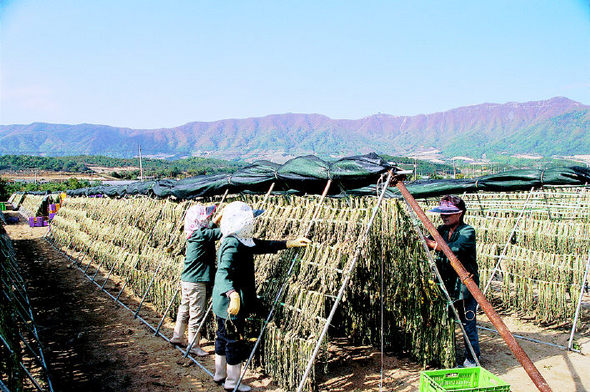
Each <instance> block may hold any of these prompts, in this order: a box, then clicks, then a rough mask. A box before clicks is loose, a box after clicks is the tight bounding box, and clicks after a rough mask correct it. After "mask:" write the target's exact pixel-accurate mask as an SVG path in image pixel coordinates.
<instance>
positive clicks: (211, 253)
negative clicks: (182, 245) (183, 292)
mask: <svg viewBox="0 0 590 392" xmlns="http://www.w3.org/2000/svg"><path fill="white" fill-rule="evenodd" d="M220 239H221V231H220V230H219V229H218V228H214V225H213V224H211V223H210V224H209V227H206V228H202V229H197V230H195V231H194V232H193V234H192V235H191V236H190V238H189V239H188V240H187V242H186V257H185V258H184V269H183V270H182V274H181V275H180V280H182V281H183V282H189V283H210V282H212V281H213V277H214V276H215V241H218V240H220Z"/></svg>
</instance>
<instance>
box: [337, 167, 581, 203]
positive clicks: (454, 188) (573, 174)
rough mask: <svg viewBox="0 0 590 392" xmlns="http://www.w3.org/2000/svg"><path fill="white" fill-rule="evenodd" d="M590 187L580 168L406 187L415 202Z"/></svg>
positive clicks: (368, 190) (391, 192)
mask: <svg viewBox="0 0 590 392" xmlns="http://www.w3.org/2000/svg"><path fill="white" fill-rule="evenodd" d="M589 183H590V168H586V167H581V166H571V167H552V168H547V169H519V170H510V171H506V172H502V173H498V174H491V175H487V176H483V177H477V178H470V179H464V180H463V179H461V180H418V181H414V182H411V183H407V184H406V188H408V191H409V192H410V193H411V194H412V196H414V197H415V198H428V197H439V196H442V195H449V194H455V195H461V194H463V193H474V192H478V191H487V192H513V191H528V190H531V188H540V187H541V186H543V185H558V186H559V185H569V186H576V185H578V186H579V185H586V184H589ZM348 193H349V194H352V195H359V196H360V195H375V194H376V189H375V185H371V186H368V187H364V188H360V189H354V190H351V191H349V192H348ZM385 197H390V198H392V197H393V198H399V197H401V194H400V192H399V190H398V189H397V188H394V187H392V188H389V189H388V190H387V193H386V194H385Z"/></svg>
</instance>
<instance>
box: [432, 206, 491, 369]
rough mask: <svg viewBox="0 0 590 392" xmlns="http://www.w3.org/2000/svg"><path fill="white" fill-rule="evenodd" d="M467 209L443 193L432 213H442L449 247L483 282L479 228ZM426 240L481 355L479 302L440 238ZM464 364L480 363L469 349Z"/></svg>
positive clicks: (472, 344)
mask: <svg viewBox="0 0 590 392" xmlns="http://www.w3.org/2000/svg"><path fill="white" fill-rule="evenodd" d="M466 211H467V208H466V207H465V202H464V201H463V199H461V198H460V197H457V196H451V195H446V196H443V197H442V198H441V200H440V204H439V205H438V206H437V207H435V208H433V209H432V210H430V212H436V213H439V214H440V217H441V219H442V221H443V224H442V225H441V226H439V227H438V229H437V230H438V232H439V234H440V235H441V237H442V238H443V239H444V240H445V241H446V242H447V244H448V245H449V248H451V250H452V251H453V253H454V254H455V255H456V256H457V258H458V259H459V261H461V263H462V264H463V266H464V267H465V269H466V270H467V271H468V272H469V273H470V274H472V275H473V281H474V282H475V283H476V284H478V285H479V271H478V268H477V259H476V250H475V230H474V229H473V227H471V226H469V225H467V224H465V222H464V221H463V218H464V216H465V212H466ZM426 243H427V244H428V247H429V248H430V249H433V250H435V251H436V265H437V267H438V269H439V271H440V274H441V276H442V278H443V281H444V284H445V287H446V288H447V291H448V292H449V295H450V296H451V298H452V299H453V300H454V303H455V307H456V308H457V311H458V312H459V316H460V317H461V322H462V323H463V325H464V327H465V332H466V334H467V338H469V342H471V346H472V347H473V351H475V355H477V357H478V358H479V355H480V350H479V337H478V335H477V323H476V319H475V311H476V308H477V301H476V300H475V298H473V296H472V295H471V293H470V292H469V290H468V289H467V287H466V286H465V284H463V282H461V280H460V279H459V277H458V276H457V273H456V272H455V270H454V269H453V267H452V266H451V263H450V262H449V259H448V258H447V256H446V255H445V254H444V253H443V252H442V250H441V249H440V246H438V244H437V243H436V241H434V240H433V239H432V238H427V239H426ZM466 344H467V342H466ZM463 366H465V367H473V366H476V362H475V360H474V358H473V356H472V355H471V352H470V351H469V350H467V348H466V349H465V362H464V363H463Z"/></svg>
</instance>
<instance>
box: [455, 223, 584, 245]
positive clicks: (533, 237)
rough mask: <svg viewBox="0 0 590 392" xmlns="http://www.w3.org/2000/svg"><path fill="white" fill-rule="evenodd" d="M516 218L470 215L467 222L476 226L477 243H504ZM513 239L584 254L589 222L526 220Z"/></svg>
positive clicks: (517, 241) (518, 241)
mask: <svg viewBox="0 0 590 392" xmlns="http://www.w3.org/2000/svg"><path fill="white" fill-rule="evenodd" d="M516 219H517V218H482V217H473V216H470V217H468V218H467V219H466V221H467V223H468V224H470V225H472V226H473V227H474V228H475V231H476V233H477V240H478V242H483V243H495V244H505V243H507V242H508V240H509V238H508V237H509V236H510V233H511V232H512V229H513V227H514V226H515V224H516ZM511 242H512V243H517V244H519V245H526V247H527V248H531V249H540V250H543V251H546V252H552V253H563V254H566V253H576V254H584V253H586V252H587V250H588V249H589V248H590V223H587V222H578V221H557V220H554V221H552V220H537V219H526V220H525V222H522V223H521V224H520V226H519V227H518V229H517V230H516V233H515V236H514V237H513V238H512V239H511Z"/></svg>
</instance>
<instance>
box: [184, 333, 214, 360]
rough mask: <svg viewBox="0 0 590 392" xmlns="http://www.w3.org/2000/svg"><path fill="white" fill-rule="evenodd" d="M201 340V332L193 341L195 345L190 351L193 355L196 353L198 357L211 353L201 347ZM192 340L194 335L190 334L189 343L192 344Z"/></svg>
mask: <svg viewBox="0 0 590 392" xmlns="http://www.w3.org/2000/svg"><path fill="white" fill-rule="evenodd" d="M193 336H194V335H193ZM200 341H201V334H200V333H199V334H197V338H196V339H195V342H194V343H193V346H192V347H191V351H190V353H191V354H193V355H196V356H198V357H204V356H206V355H209V353H208V352H207V351H205V350H203V349H202V348H201V344H200V343H199V342H200ZM191 342H192V336H190V334H189V340H188V344H190V343H191Z"/></svg>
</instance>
